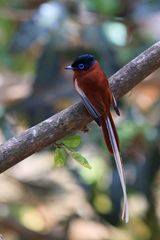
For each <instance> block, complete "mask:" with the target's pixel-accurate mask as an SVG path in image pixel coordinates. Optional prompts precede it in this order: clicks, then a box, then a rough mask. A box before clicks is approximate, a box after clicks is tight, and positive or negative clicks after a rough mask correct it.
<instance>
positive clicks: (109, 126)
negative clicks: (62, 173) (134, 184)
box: [102, 115, 129, 223]
mask: <svg viewBox="0 0 160 240" xmlns="http://www.w3.org/2000/svg"><path fill="white" fill-rule="evenodd" d="M102 122H103V121H102ZM105 124H106V130H105V128H104V123H103V124H102V129H103V133H104V135H105V136H106V137H109V139H108V140H107V141H106V142H107V143H108V142H109V144H107V146H109V148H110V147H111V148H112V152H113V155H114V158H115V162H116V166H117V170H118V174H119V177H120V182H121V186H122V191H123V198H124V204H123V211H122V220H123V221H125V222H126V223H127V222H128V220H129V210H128V200H127V193H126V184H125V178H124V172H123V167H122V160H121V156H120V152H119V142H118V141H117V131H116V134H115V129H114V128H115V126H114V123H113V120H112V116H111V115H110V116H107V117H106V120H105ZM104 130H105V132H104ZM106 132H107V133H106ZM105 140H106V138H105ZM109 150H110V149H109Z"/></svg>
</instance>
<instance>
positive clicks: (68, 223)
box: [0, 0, 160, 240]
mask: <svg viewBox="0 0 160 240" xmlns="http://www.w3.org/2000/svg"><path fill="white" fill-rule="evenodd" d="M159 22H160V1H158V0H152V1H143V0H137V1H129V0H112V1H109V0H85V1H84V0H82V1H77V0H59V1H58V0H55V1H45V0H15V1H9V0H5V1H4V0H0V140H1V142H3V141H5V140H6V139H9V138H10V137H12V136H14V135H16V134H19V133H20V132H22V131H24V130H25V129H26V128H28V127H30V126H33V125H34V124H36V123H39V122H40V121H42V120H44V119H45V118H47V117H49V116H51V115H52V114H54V113H56V112H58V111H60V110H61V109H64V108H65V107H67V106H69V105H70V104H72V103H73V102H75V101H76V100H77V99H78V97H77V94H76V93H75V91H74V89H73V86H72V75H71V73H68V72H67V71H65V70H64V67H65V66H66V65H67V64H68V63H70V62H72V60H73V59H74V58H75V57H76V56H77V55H79V54H81V53H84V52H85V53H86V52H90V53H92V54H95V56H96V57H97V58H98V59H99V61H100V63H101V65H102V67H103V69H104V71H106V73H107V74H108V76H110V75H111V74H113V73H115V72H116V71H117V70H118V69H119V68H121V67H122V66H123V65H124V64H126V63H127V62H128V61H129V60H131V59H132V58H134V57H135V56H137V55H138V54H140V53H141V52H142V51H143V50H144V49H146V48H147V47H149V46H150V45H151V44H153V43H154V42H156V41H157V40H159V37H160V32H159ZM159 76H160V74H159V70H157V71H156V72H155V73H153V74H152V75H151V76H149V77H148V78H147V79H146V80H145V81H144V82H143V83H141V84H139V86H137V87H136V88H135V89H133V90H132V91H131V93H129V94H127V96H126V97H124V98H123V100H121V101H120V102H119V105H120V108H121V117H120V118H115V121H116V123H117V126H118V131H119V135H120V139H121V149H122V156H123V160H124V168H125V172H126V181H127V189H128V195H129V206H130V216H131V217H130V222H129V224H128V225H126V226H124V225H123V224H121V223H120V215H121V198H122V192H121V188H120V183H119V177H118V174H117V170H116V166H115V164H114V160H113V159H112V157H110V156H109V154H108V153H107V151H106V147H105V144H104V141H103V138H102V133H101V130H100V129H99V128H98V127H97V126H96V125H95V124H94V123H92V124H91V127H90V131H89V132H87V134H83V135H82V134H81V136H79V135H73V136H69V137H67V138H65V139H62V140H61V141H60V142H58V143H57V145H55V146H54V148H55V151H54V165H55V164H56V165H58V166H59V165H61V168H56V167H55V166H54V168H53V162H52V161H51V160H52V159H53V148H51V149H47V150H45V151H43V152H41V153H37V154H35V155H34V156H32V157H31V158H30V159H28V160H26V161H24V162H23V163H20V164H18V165H17V166H15V167H14V168H12V169H10V170H9V171H8V172H7V173H4V174H2V175H1V181H0V189H1V191H0V233H2V234H3V235H4V237H5V239H9V240H15V239H22V240H23V239H30V240H31V239H34V240H35V239H38V240H39V239H47V240H49V239H57V240H60V239H61V240H66V239H67V240H73V239H76V240H85V239H86V240H90V239H92V240H94V239H95V240H100V239H119V240H121V239H123V240H125V239H127V240H137V239H142V240H158V239H159V236H160V231H159V229H160V214H159V213H160V209H159V208H160V207H159V206H160V200H159V199H160V191H159V189H160V181H159V180H160V171H159V166H160V115H159V110H160V90H159V89H160V84H159V83H160V77H159ZM80 143H81V144H80ZM77 149H78V152H77ZM75 150H76V151H75ZM74 160H76V161H78V162H79V163H80V164H81V165H82V166H85V167H87V168H90V165H91V166H92V169H91V170H89V169H87V168H84V167H82V166H80V165H79V164H77V163H75V161H74ZM88 162H89V163H90V164H89V163H88ZM115 226H117V227H116V228H115Z"/></svg>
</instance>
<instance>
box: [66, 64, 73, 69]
mask: <svg viewBox="0 0 160 240" xmlns="http://www.w3.org/2000/svg"><path fill="white" fill-rule="evenodd" d="M65 69H73V67H72V66H71V65H68V66H67V67H65Z"/></svg>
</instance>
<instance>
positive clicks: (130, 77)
mask: <svg viewBox="0 0 160 240" xmlns="http://www.w3.org/2000/svg"><path fill="white" fill-rule="evenodd" d="M159 67H160V41H159V42H157V43H156V44H154V45H153V46H151V47H150V48H148V49H147V50H146V51H144V52H143V53H141V54H140V55H139V56H138V57H136V58H135V59H133V60H132V61H131V62H129V63H128V64H127V65H126V66H124V67H123V68H121V69H120V70H119V71H118V72H117V73H115V74H114V75H113V76H112V77H111V78H110V79H109V81H110V85H111V88H112V90H113V93H114V95H115V97H116V98H120V97H122V96H123V95H124V94H126V93H127V92H128V91H130V90H131V89H132V88H133V87H134V86H136V85H137V84H138V83H140V82H141V81H142V80H143V79H144V78H145V77H147V76H148V75H149V74H151V73H152V72H154V71H155V70H156V69H158V68H159ZM90 121H92V119H91V117H90V116H89V114H88V113H87V111H86V110H85V108H84V106H83V104H82V103H81V102H79V103H76V104H75V105H73V106H71V107H69V108H67V109H65V110H63V111H61V112H59V113H57V114H55V115H54V116H52V117H50V118H48V119H46V120H45V121H43V122H41V123H39V124H37V125H36V126H34V127H32V128H29V129H28V130H26V131H25V132H24V133H22V134H21V135H19V136H16V137H13V138H11V139H10V140H8V141H7V142H5V143H4V144H2V145H0V173H2V172H4V171H5V170H7V169H8V168H10V167H12V166H14V165H15V164H17V163H18V162H20V161H22V160H24V159H25V158H27V157H29V156H30V155H32V154H33V153H35V152H37V151H39V150H41V149H43V148H44V147H47V146H49V145H51V144H53V143H55V142H56V141H58V140H59V139H61V138H63V137H65V136H67V135H68V134H71V133H73V132H75V131H77V130H80V129H83V128H84V127H85V126H86V125H87V124H88V123H89V122H90Z"/></svg>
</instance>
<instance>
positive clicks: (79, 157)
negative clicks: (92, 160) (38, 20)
mask: <svg viewBox="0 0 160 240" xmlns="http://www.w3.org/2000/svg"><path fill="white" fill-rule="evenodd" d="M71 155H72V157H73V158H74V159H75V160H76V161H77V162H78V163H80V164H81V165H82V166H83V167H85V168H89V169H91V168H92V167H91V166H90V164H89V163H88V161H87V159H86V158H85V157H83V156H82V155H81V154H80V153H79V152H72V154H71Z"/></svg>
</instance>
